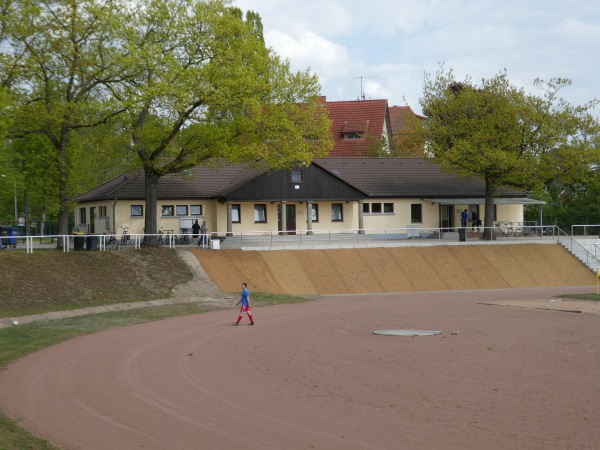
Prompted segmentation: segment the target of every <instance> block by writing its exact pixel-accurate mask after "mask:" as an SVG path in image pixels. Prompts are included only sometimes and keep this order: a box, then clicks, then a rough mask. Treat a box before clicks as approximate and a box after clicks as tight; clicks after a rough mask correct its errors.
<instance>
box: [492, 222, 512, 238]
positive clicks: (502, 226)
mask: <svg viewBox="0 0 600 450" xmlns="http://www.w3.org/2000/svg"><path fill="white" fill-rule="evenodd" d="M513 233H514V228H513V224H512V222H496V223H495V224H494V234H495V235H496V236H512V235H513Z"/></svg>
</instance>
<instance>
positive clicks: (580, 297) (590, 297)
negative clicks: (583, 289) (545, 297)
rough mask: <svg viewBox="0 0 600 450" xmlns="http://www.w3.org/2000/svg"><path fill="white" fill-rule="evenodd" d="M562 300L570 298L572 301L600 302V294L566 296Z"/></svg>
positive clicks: (561, 296)
mask: <svg viewBox="0 0 600 450" xmlns="http://www.w3.org/2000/svg"><path fill="white" fill-rule="evenodd" d="M558 297H560V298H570V299H572V300H595V301H600V294H564V295H559V296H558Z"/></svg>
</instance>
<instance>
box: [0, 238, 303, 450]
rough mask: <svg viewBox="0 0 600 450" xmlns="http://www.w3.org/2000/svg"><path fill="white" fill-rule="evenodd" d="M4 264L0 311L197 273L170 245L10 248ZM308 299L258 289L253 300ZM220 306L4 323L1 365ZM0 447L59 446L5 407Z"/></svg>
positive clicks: (121, 298) (169, 283) (151, 290)
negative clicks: (131, 249)
mask: <svg viewBox="0 0 600 450" xmlns="http://www.w3.org/2000/svg"><path fill="white" fill-rule="evenodd" d="M0 264H1V265H2V271H0V317H13V316H23V315H31V314H39V313H43V312H48V311H63V310H68V309H75V308H83V307H87V306H98V305H106V304H114V303H125V302H135V301H145V300H151V299H158V298H169V297H172V291H173V289H174V288H175V287H177V286H178V285H181V284H183V283H186V282H187V281H189V280H190V279H191V278H192V276H193V275H192V272H191V270H190V268H189V267H188V266H187V264H186V263H185V262H184V261H183V260H181V259H180V258H179V256H178V255H177V254H176V252H174V251H171V250H167V249H157V250H138V251H135V252H128V251H123V252H69V253H63V252H58V251H52V250H46V251H36V252H35V253H34V254H31V255H27V254H25V253H22V252H14V251H10V252H5V253H2V254H0ZM231 295H234V294H231ZM237 295H238V294H237V293H236V294H235V296H236V297H237ZM308 300H309V298H305V297H298V296H282V295H272V294H263V293H252V305H253V306H270V305H280V304H284V303H298V302H304V301H308ZM214 309H215V308H214V306H210V305H203V304H201V303H183V304H175V305H173V304H170V305H165V306H156V307H152V308H139V309H132V310H127V311H117V312H109V313H102V314H94V315H88V316H80V317H73V318H68V319H57V320H46V321H39V322H32V323H27V324H22V325H19V326H16V327H9V328H4V329H0V342H2V345H1V346H0V370H2V369H5V368H6V367H7V366H8V365H9V364H10V363H12V362H13V361H16V360H17V359H19V358H22V357H23V356H26V355H28V354H30V353H34V352H36V351H38V350H41V349H43V348H46V347H50V346H52V345H55V344H58V343H59V342H62V341H66V340H68V339H72V338H75V337H77V336H82V335H85V334H90V333H94V332H97V331H101V330H106V329H109V328H116V327H122V326H126V325H134V324H139V323H144V322H150V321H155V320H161V319H166V318H171V317H177V316H186V315H191V314H201V313H206V312H209V311H213V310H214ZM0 449H2V450H25V449H35V450H58V449H57V448H56V447H54V446H52V445H51V444H50V443H48V442H47V441H45V440H42V439H40V438H38V437H36V436H34V435H32V434H31V433H29V432H28V431H27V430H25V429H24V428H22V427H20V426H19V424H18V423H17V422H15V421H13V420H12V419H10V418H9V417H7V416H5V415H3V414H0Z"/></svg>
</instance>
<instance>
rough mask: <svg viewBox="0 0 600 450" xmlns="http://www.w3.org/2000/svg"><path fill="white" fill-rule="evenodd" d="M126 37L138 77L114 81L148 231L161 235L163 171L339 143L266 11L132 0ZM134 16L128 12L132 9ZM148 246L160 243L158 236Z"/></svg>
mask: <svg viewBox="0 0 600 450" xmlns="http://www.w3.org/2000/svg"><path fill="white" fill-rule="evenodd" d="M128 5H129V6H128V8H127V10H126V15H127V20H126V23H125V24H124V27H123V28H122V35H121V41H122V42H123V46H124V48H125V49H126V52H127V54H128V55H129V58H128V59H124V60H123V64H125V67H124V69H123V70H122V71H123V72H128V73H132V74H135V76H133V77H132V78H129V79H127V80H124V81H123V82H121V83H118V84H113V85H111V86H110V88H109V89H110V91H111V93H112V95H113V98H114V99H115V100H116V101H117V102H119V104H120V105H122V108H123V109H124V110H125V111H126V112H125V114H124V115H123V116H122V117H120V118H119V124H120V126H121V127H122V130H123V132H124V133H128V134H129V136H130V151H131V152H133V153H134V154H136V155H137V156H138V157H139V160H140V162H141V165H142V166H143V170H144V177H145V185H146V194H145V197H146V214H145V231H146V234H150V235H152V234H156V232H157V206H156V205H157V202H156V190H157V184H158V180H159V179H160V177H162V176H164V175H165V174H169V173H178V172H181V171H182V170H185V169H187V168H190V167H193V166H195V165H197V164H199V163H201V162H203V161H207V160H209V159H211V160H212V161H214V160H215V159H221V160H223V161H227V162H241V161H245V162H249V161H256V160H260V161H261V162H262V163H263V164H266V165H267V166H268V167H270V168H282V167H288V166H291V165H294V164H300V163H306V164H308V163H310V161H311V160H312V158H313V157H315V156H324V155H325V154H326V153H327V152H328V151H329V149H330V148H331V145H332V143H331V138H330V136H329V120H328V119H327V115H326V111H325V108H322V107H321V106H320V105H319V103H318V102H317V101H316V97H317V96H318V94H319V90H320V88H319V85H318V80H317V78H316V77H315V76H313V75H310V74H309V73H308V72H300V73H293V72H291V70H290V68H289V63H288V62H287V61H282V60H280V59H279V58H278V57H277V56H276V55H274V54H273V52H272V51H271V50H270V49H267V48H266V47H265V45H264V39H263V36H262V24H261V22H260V17H259V16H258V14H256V13H252V12H250V13H248V14H247V15H246V19H245V20H244V17H243V14H242V12H241V11H240V10H239V9H237V8H232V7H230V6H229V2H227V1H221V0H207V1H202V2H199V1H195V0H154V1H146V0H137V1H132V2H129V4H128ZM124 15H125V14H124ZM145 245H150V246H153V245H157V243H156V239H153V238H152V237H148V239H147V240H146V242H145Z"/></svg>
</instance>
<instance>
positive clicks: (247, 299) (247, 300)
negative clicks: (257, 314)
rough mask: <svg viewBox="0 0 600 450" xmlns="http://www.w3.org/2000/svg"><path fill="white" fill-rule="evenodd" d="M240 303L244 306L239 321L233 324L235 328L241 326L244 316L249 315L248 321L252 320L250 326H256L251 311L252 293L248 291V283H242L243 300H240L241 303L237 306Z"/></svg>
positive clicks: (241, 308)
mask: <svg viewBox="0 0 600 450" xmlns="http://www.w3.org/2000/svg"><path fill="white" fill-rule="evenodd" d="M240 303H241V304H242V306H241V307H240V315H239V317H238V319H237V321H236V322H233V324H234V325H235V326H238V325H239V324H240V321H241V320H242V317H244V314H248V319H250V324H249V325H254V319H253V318H252V311H251V310H250V308H251V307H250V291H248V283H242V298H240V301H239V302H237V303H236V304H235V305H236V306H237V305H239V304H240Z"/></svg>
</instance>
